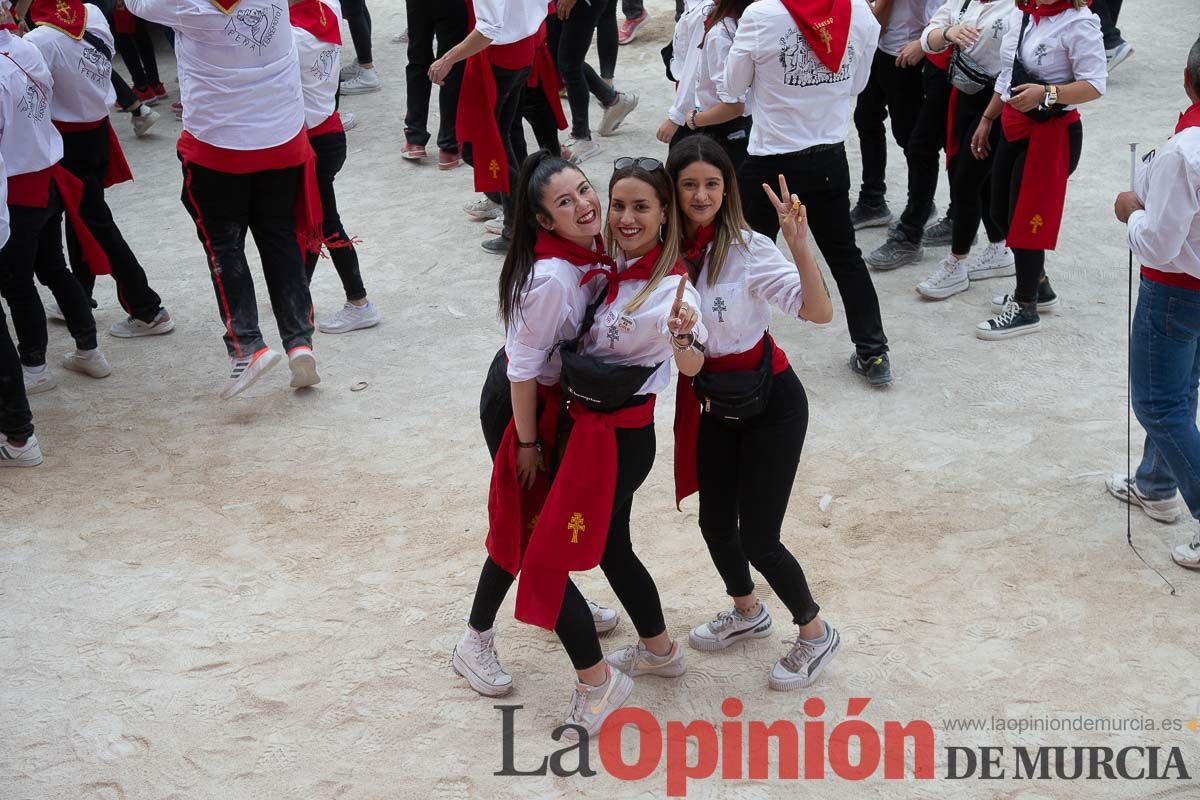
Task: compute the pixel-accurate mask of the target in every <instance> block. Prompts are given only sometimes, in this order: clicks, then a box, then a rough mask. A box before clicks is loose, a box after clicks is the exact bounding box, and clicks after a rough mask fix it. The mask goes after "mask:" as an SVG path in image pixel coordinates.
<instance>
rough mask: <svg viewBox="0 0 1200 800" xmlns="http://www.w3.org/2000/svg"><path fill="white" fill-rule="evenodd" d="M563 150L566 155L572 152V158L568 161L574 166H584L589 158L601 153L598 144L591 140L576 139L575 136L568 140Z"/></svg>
mask: <svg viewBox="0 0 1200 800" xmlns="http://www.w3.org/2000/svg"><path fill="white" fill-rule="evenodd" d="M562 149H563V152H564V154H565V153H566V152H567V151H570V153H571V155H570V157H569V158H567V161H570V162H571V163H572V164H575V165H576V166H578V165H579V164H582V163H583V162H584V161H587V160H588V159H589V158H591V157H592V156H594V155H596V154H597V153H599V152H600V145H598V144H596V143H595V142H593V141H592V140H591V139H576V138H575V137H574V136H572V137H571V138H570V139H567V141H566V143H565V144H564V145H563V146H562Z"/></svg>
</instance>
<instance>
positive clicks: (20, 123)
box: [0, 31, 63, 177]
mask: <svg viewBox="0 0 1200 800" xmlns="http://www.w3.org/2000/svg"><path fill="white" fill-rule="evenodd" d="M0 53H6V54H7V56H8V57H7V58H5V57H4V56H0V156H3V158H4V163H5V167H6V170H7V172H6V175H7V176H8V177H12V176H14V175H24V174H26V173H27V172H40V171H42V170H44V169H46V168H47V167H52V166H54V165H55V164H57V163H58V162H59V161H61V160H62V155H63V144H62V136H61V135H59V132H58V129H57V128H55V127H54V123H53V122H51V121H50V108H51V97H52V95H53V92H54V78H53V77H52V76H51V75H50V70H49V69H48V68H47V67H46V62H45V60H44V59H43V58H42V54H41V52H40V51H39V50H38V49H37V47H35V46H34V45H32V44H30V43H29V42H27V41H25V40H24V39H22V38H21V37H19V36H13V35H12V33H10V32H9V31H0ZM13 62H16V63H13ZM18 65H19V66H18ZM30 78H32V80H30Z"/></svg>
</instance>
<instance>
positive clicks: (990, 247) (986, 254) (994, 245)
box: [980, 242, 1005, 261]
mask: <svg viewBox="0 0 1200 800" xmlns="http://www.w3.org/2000/svg"><path fill="white" fill-rule="evenodd" d="M1004 247H1005V245H1004V243H1003V242H988V243H987V247H985V248H983V253H982V254H980V260H981V261H988V260H990V259H992V258H995V257H997V256H999V255H1000V254H1001V253H1002V252H1004Z"/></svg>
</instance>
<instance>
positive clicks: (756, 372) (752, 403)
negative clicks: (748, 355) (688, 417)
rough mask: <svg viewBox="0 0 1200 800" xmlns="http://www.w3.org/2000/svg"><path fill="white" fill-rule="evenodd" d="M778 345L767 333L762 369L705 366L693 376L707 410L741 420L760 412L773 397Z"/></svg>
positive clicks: (764, 340)
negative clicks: (726, 369)
mask: <svg viewBox="0 0 1200 800" xmlns="http://www.w3.org/2000/svg"><path fill="white" fill-rule="evenodd" d="M774 351H775V348H774V345H773V344H772V342H771V337H770V336H764V337H763V355H762V361H761V362H760V363H759V365H758V369H752V370H739V371H737V372H708V371H707V370H701V371H700V372H699V373H698V374H697V375H696V376H695V377H694V378H692V388H693V389H695V391H696V397H697V399H699V400H700V407H701V409H703V411H704V413H705V414H712V415H714V416H717V417H720V418H721V419H727V420H733V421H741V420H746V419H750V418H751V417H755V416H758V415H759V414H761V413H762V412H763V411H765V410H766V408H767V402H768V401H769V400H770V399H771V381H772V379H773V378H774V377H775V373H774V371H773V370H772V369H771V366H772V361H773V356H774Z"/></svg>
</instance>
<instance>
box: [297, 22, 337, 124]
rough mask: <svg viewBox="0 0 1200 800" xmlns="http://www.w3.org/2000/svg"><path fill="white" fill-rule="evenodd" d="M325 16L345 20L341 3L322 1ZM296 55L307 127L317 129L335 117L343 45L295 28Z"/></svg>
mask: <svg viewBox="0 0 1200 800" xmlns="http://www.w3.org/2000/svg"><path fill="white" fill-rule="evenodd" d="M320 2H321V3H322V4H323V5H324V6H325V13H326V14H332V15H333V18H334V19H335V20H340V19H341V17H342V7H341V5H340V4H339V3H338V0H320ZM292 35H294V36H295V37H296V54H297V55H298V56H299V57H300V87H301V89H302V90H303V92H304V125H305V127H307V128H309V129H310V130H311V129H312V128H315V127H317V126H318V125H320V124H321V123H322V122H324V121H325V120H327V119H329V117H330V116H331V115H332V114H333V111H334V108H335V107H336V106H337V90H338V74H339V72H340V70H341V67H340V66H339V64H338V60H339V58H340V56H341V52H342V48H341V46H340V45H336V44H330V43H329V42H323V41H321V40H320V39H318V38H317V37H315V36H313V35H312V34H311V33H309V32H308V31H306V30H304V29H303V28H299V27H294V26H293V29H292Z"/></svg>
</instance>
